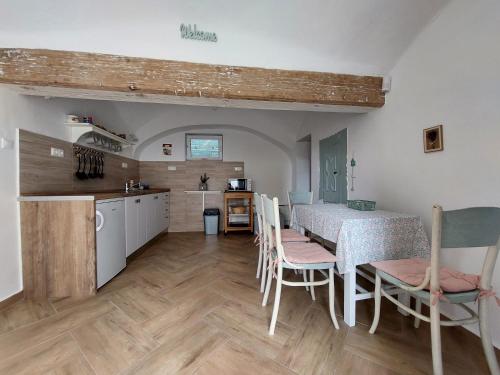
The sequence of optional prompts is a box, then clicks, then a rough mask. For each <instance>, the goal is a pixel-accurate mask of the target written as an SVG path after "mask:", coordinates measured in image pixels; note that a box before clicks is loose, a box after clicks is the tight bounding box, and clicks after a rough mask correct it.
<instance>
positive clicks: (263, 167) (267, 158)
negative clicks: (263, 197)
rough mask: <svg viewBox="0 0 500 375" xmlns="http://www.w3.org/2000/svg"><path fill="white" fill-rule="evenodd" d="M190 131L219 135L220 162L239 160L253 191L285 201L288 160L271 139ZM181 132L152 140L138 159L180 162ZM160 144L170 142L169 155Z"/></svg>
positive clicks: (225, 131)
mask: <svg viewBox="0 0 500 375" xmlns="http://www.w3.org/2000/svg"><path fill="white" fill-rule="evenodd" d="M192 133H206V134H208V133H215V134H222V135H223V147H224V161H243V162H244V163H245V177H246V178H251V179H252V180H253V183H254V186H253V188H254V190H255V191H258V192H261V193H266V194H269V195H272V196H277V197H278V198H279V199H280V201H283V202H285V199H286V192H287V190H289V189H291V186H292V161H291V160H290V157H289V155H288V154H286V153H285V152H284V151H283V150H281V149H280V148H278V147H276V145H274V144H272V143H271V142H269V141H267V140H265V139H262V138H260V137H258V136H256V135H254V134H251V133H248V132H246V131H239V130H233V129H215V130H214V129H203V127H200V128H197V129H196V131H192ZM185 134H186V132H177V133H174V134H171V135H168V136H165V137H159V138H158V139H155V140H154V142H152V143H151V144H150V145H148V146H147V147H146V148H145V149H144V150H142V152H141V153H140V155H139V160H148V161H183V160H186V157H185V156H186V155H185ZM164 143H171V144H173V150H172V155H171V156H165V155H163V154H162V145H163V144H164Z"/></svg>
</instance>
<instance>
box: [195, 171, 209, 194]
mask: <svg viewBox="0 0 500 375" xmlns="http://www.w3.org/2000/svg"><path fill="white" fill-rule="evenodd" d="M209 179H210V177H207V174H206V173H204V174H203V176H200V184H199V185H198V188H199V189H200V190H208V184H207V181H208V180H209Z"/></svg>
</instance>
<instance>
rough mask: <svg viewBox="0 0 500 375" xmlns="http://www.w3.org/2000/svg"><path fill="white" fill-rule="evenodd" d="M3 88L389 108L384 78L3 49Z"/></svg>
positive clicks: (0, 56) (0, 76)
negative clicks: (386, 105) (15, 87)
mask: <svg viewBox="0 0 500 375" xmlns="http://www.w3.org/2000/svg"><path fill="white" fill-rule="evenodd" d="M0 84H7V85H10V86H24V87H25V88H26V90H29V89H30V88H53V89H68V90H71V91H72V92H74V93H75V92H78V90H82V92H93V93H97V94H98V93H99V92H102V93H105V94H106V95H107V96H108V97H109V94H110V93H116V94H117V97H120V95H122V96H123V94H125V95H126V96H127V97H129V98H130V97H131V96H136V97H143V98H144V97H147V96H151V97H152V98H161V97H172V98H177V99H180V97H184V98H198V99H200V100H202V101H203V99H205V100H207V99H208V100H212V99H215V100H217V99H218V100H223V101H224V102H230V101H235V102H245V101H255V102H259V103H274V104H278V103H284V104H293V103H295V104H299V105H308V104H310V105H314V106H341V107H345V106H353V107H366V108H378V107H382V106H383V105H384V101H385V97H384V93H383V91H382V77H374V76H356V75H349V74H335V73H321V72H308V71H294V70H281V69H264V68H254V67H239V66H227V65H211V64H199V63H191V62H183V61H171V60H155V59H146V58H139V57H126V56H117V55H107V54H97V53H86V52H72V51H53V50H43V49H18V48H16V49H12V48H3V49H0ZM42 91H43V90H42ZM27 93H28V92H27ZM96 99H99V97H96ZM141 101H145V100H141ZM157 102H158V101H157ZM166 102H168V100H166ZM174 102H175V101H174ZM194 103H196V101H194ZM189 104H193V102H192V101H191V102H190V103H189Z"/></svg>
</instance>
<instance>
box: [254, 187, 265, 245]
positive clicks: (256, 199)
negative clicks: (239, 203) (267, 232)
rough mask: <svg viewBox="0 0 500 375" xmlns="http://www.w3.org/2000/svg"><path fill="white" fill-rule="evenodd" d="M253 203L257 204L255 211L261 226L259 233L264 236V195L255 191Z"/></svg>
mask: <svg viewBox="0 0 500 375" xmlns="http://www.w3.org/2000/svg"><path fill="white" fill-rule="evenodd" d="M253 203H254V205H255V213H256V214H257V223H258V226H259V235H260V236H262V233H263V230H264V228H263V223H262V197H261V196H260V194H259V193H253Z"/></svg>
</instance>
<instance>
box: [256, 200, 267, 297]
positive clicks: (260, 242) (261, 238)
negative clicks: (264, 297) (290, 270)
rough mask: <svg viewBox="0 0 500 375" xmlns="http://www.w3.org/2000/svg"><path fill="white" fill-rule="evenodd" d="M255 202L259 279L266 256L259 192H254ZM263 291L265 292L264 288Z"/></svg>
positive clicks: (257, 276)
mask: <svg viewBox="0 0 500 375" xmlns="http://www.w3.org/2000/svg"><path fill="white" fill-rule="evenodd" d="M253 202H254V204H255V213H256V215H257V225H258V232H257V236H256V237H255V241H256V242H258V245H259V262H258V263H257V275H256V276H255V277H256V278H257V279H258V278H259V277H260V273H261V269H262V261H263V258H264V256H263V252H264V230H263V224H262V199H261V197H260V195H259V194H258V193H253ZM264 264H265V263H264ZM261 292H263V290H262V291H261Z"/></svg>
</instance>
